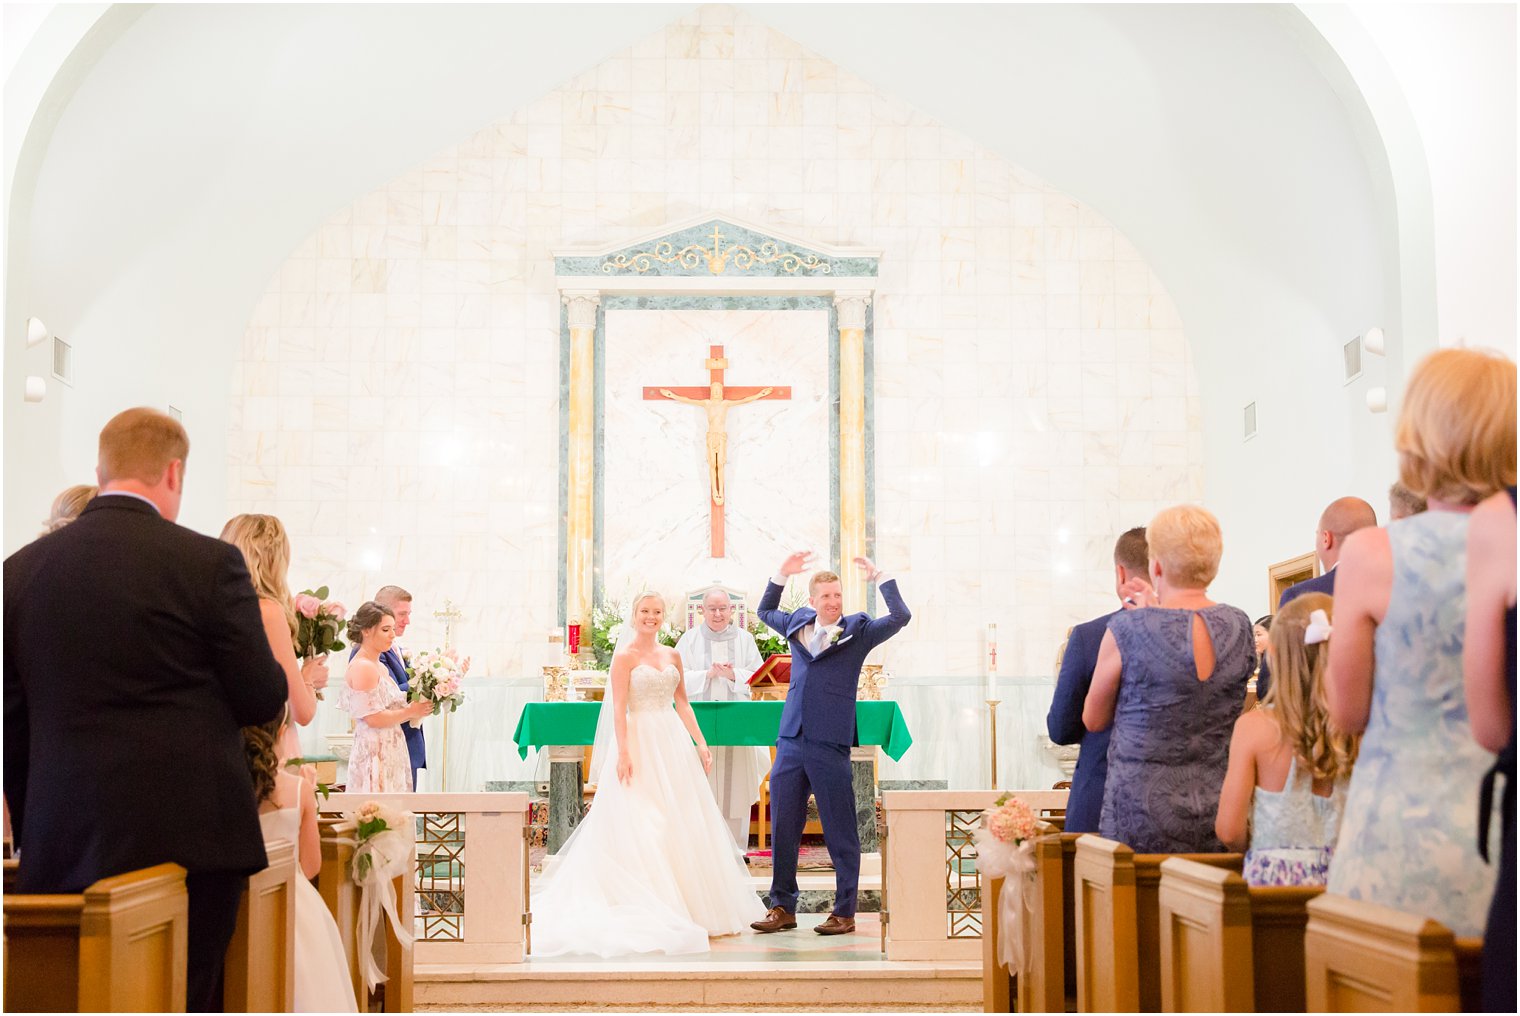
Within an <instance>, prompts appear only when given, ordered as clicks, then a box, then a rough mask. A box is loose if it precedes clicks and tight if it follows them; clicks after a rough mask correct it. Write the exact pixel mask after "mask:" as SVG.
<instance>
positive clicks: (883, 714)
mask: <svg viewBox="0 0 1520 1016" xmlns="http://www.w3.org/2000/svg"><path fill="white" fill-rule="evenodd" d="M785 704H786V703H784V702H693V703H692V704H691V709H692V712H694V713H695V714H696V716H697V726H699V727H701V728H702V736H703V737H705V738H707V743H708V744H710V745H744V744H751V745H753V744H760V745H772V744H775V743H776V734H777V732H778V731H779V730H780V729H781V709H782V707H783V706H784V705H785ZM601 709H602V704H601V703H600V702H529V703H528V704H527V705H525V706H523V711H522V715H521V716H519V717H518V718H517V731H516V732H515V733H514V734H513V735H512V741H513V742H514V743H515V744H516V745H517V754H518V755H519V756H520V757H522V758H527V757H528V749H529V748H545V747H548V746H549V745H551V744H553V745H572V744H590V743H591V742H592V740H593V739H594V738H595V737H596V718H597V715H598V714H599V713H600V712H601ZM855 732H856V735H857V736H858V737H859V739H860V743H861V744H863V745H873V744H879V745H881V746H882V747H883V748H884V749H885V750H886V752H887V754H888V755H889V756H890V757H891V758H892V760H893V761H894V762H895V761H897V760H898V759H900V758H902V757H903V753H904V752H906V751H907V750H908V747H909V746H910V745H912V744H913V735H911V734H909V733H908V724H907V722H906V721H905V720H904V719H903V715H902V710H901V709H899V708H898V707H897V703H896V702H856V703H855Z"/></svg>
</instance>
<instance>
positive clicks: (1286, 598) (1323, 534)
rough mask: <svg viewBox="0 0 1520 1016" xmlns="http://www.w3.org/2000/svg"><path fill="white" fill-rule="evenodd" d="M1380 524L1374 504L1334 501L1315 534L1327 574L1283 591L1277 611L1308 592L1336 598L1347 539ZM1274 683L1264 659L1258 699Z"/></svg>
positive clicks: (1356, 499)
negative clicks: (1336, 586)
mask: <svg viewBox="0 0 1520 1016" xmlns="http://www.w3.org/2000/svg"><path fill="white" fill-rule="evenodd" d="M1375 525H1377V512H1376V511H1374V510H1373V508H1372V505H1370V504H1368V503H1367V502H1366V501H1363V500H1362V499H1361V498H1359V497H1342V498H1337V499H1336V500H1334V501H1331V502H1330V505H1329V507H1327V508H1326V509H1325V510H1324V512H1322V513H1321V514H1320V517H1319V528H1318V529H1316V530H1315V531H1314V554H1315V556H1316V557H1318V558H1319V564H1320V567H1321V568H1323V569H1324V571H1323V572H1322V573H1321V574H1319V575H1316V576H1314V577H1313V578H1312V579H1304V580H1303V581H1302V582H1298V583H1295V584H1294V585H1291V586H1289V587H1288V588H1287V589H1284V590H1283V591H1282V596H1280V597H1279V598H1278V600H1277V609H1278V611H1281V610H1282V609H1283V608H1284V607H1286V606H1287V605H1288V604H1289V602H1291V601H1293V600H1296V599H1297V598H1298V597H1300V596H1302V595H1304V594H1305V593H1324V594H1325V595H1326V596H1334V595H1335V566H1336V565H1337V564H1339V563H1340V559H1341V549H1342V548H1343V547H1344V546H1345V545H1346V537H1348V536H1350V535H1351V534H1352V533H1354V532H1356V531H1357V530H1358V529H1367V528H1369V527H1371V526H1375ZM1271 684H1272V672H1271V671H1270V670H1269V669H1268V668H1267V657H1262V660H1261V672H1260V673H1259V674H1257V675H1256V698H1257V699H1258V700H1260V699H1264V698H1266V697H1267V689H1268V688H1269V687H1271Z"/></svg>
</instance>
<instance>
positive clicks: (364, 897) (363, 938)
mask: <svg viewBox="0 0 1520 1016" xmlns="http://www.w3.org/2000/svg"><path fill="white" fill-rule="evenodd" d="M386 817H387V828H385V829H382V830H381V831H379V832H377V833H375V834H373V835H371V836H369V837H368V838H366V839H362V840H358V841H355V843H354V860H353V870H352V871H351V872H350V876H351V877H352V878H353V881H354V884H355V885H357V886H358V887H359V926H358V928H357V939H358V941H357V947H358V952H359V967H360V970H361V971H362V972H363V974H364V985H365V987H366V988H368V989H369V990H370V991H373V990H374V989H375V986H376V985H378V984H383V983H385V980H386V976H385V971H383V970H381V969H380V968H379V966H377V965H376V964H375V935H376V934H377V933H378V932H379V930H380V920H381V916H382V915H384V916H385V917H388V918H389V919H390V922H391V930H392V931H393V932H394V933H395V935H396V940H397V941H398V942H400V943H401V944H402V945H404V946H406V945H411V944H412V934H411V931H410V929H408V928H406V927H405V926H404V925H403V924H402V922H401V917H400V915H399V914H398V913H397V912H396V886H395V884H394V881H393V880H394V879H395V878H396V877H397V876H398V875H400V876H405V877H407V878H411V877H413V875H412V873H413V872H414V871H415V870H416V865H417V834H416V831H415V830H416V816H414V815H413V814H412V813H411V812H402V813H400V814H399V815H387V816H386Z"/></svg>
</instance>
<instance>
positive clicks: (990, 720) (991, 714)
mask: <svg viewBox="0 0 1520 1016" xmlns="http://www.w3.org/2000/svg"><path fill="white" fill-rule="evenodd" d="M1001 701H1002V700H1001V699H995V698H990V699H988V700H987V726H988V737H989V740H990V741H991V744H992V783H991V785H990V788H989V789H992V790H996V789H997V788H998V764H997V707H998V703H999V702H1001Z"/></svg>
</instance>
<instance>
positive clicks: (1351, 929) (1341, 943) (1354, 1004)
mask: <svg viewBox="0 0 1520 1016" xmlns="http://www.w3.org/2000/svg"><path fill="white" fill-rule="evenodd" d="M1308 910H1309V925H1308V928H1307V930H1306V931H1305V932H1304V953H1305V978H1306V985H1305V988H1306V997H1307V1001H1308V1005H1309V1010H1310V1011H1315V1012H1477V1011H1480V1002H1479V999H1480V984H1479V959H1480V953H1481V950H1482V941H1481V940H1479V939H1476V938H1456V937H1455V936H1454V935H1452V933H1451V929H1449V928H1447V927H1446V926H1445V925H1443V924H1441V923H1440V922H1439V921H1434V920H1431V919H1430V918H1428V917H1423V916H1421V915H1419V914H1410V913H1405V912H1404V911H1402V910H1394V909H1393V908H1391V907H1384V906H1379V905H1378V904H1376V903H1368V902H1366V901H1363V900H1353V899H1350V898H1348V897H1345V896H1338V895H1335V894H1333V893H1325V894H1324V895H1322V896H1320V897H1319V898H1318V899H1316V900H1314V901H1312V902H1311V903H1310V904H1309V907H1308Z"/></svg>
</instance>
